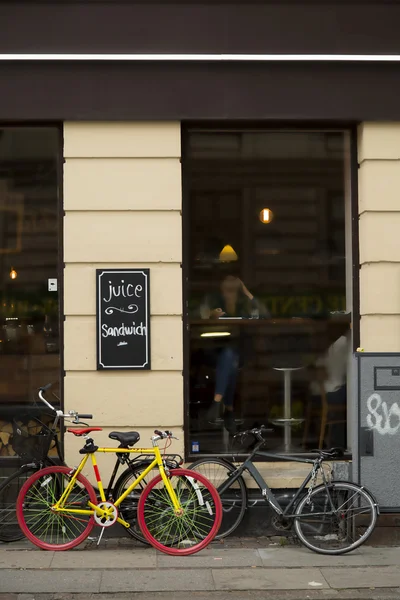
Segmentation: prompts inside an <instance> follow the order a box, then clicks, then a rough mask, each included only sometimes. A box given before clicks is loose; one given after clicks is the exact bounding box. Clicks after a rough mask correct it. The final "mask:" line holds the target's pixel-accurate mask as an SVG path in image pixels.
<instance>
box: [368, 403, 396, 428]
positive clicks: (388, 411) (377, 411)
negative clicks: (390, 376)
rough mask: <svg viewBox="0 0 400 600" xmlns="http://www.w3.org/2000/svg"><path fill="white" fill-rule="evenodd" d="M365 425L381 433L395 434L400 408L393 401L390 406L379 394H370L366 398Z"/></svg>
mask: <svg viewBox="0 0 400 600" xmlns="http://www.w3.org/2000/svg"><path fill="white" fill-rule="evenodd" d="M367 408H368V411H369V414H368V415H367V425H368V427H369V428H370V429H374V430H375V431H377V432H378V433H380V434H381V435H395V434H396V433H397V432H398V430H399V429H400V408H399V405H398V404H397V402H394V403H393V404H392V406H391V407H390V408H388V405H387V403H386V402H384V401H382V398H381V397H380V395H379V394H371V396H370V397H369V398H368V400H367Z"/></svg>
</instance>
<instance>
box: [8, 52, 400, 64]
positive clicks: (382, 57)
mask: <svg viewBox="0 0 400 600" xmlns="http://www.w3.org/2000/svg"><path fill="white" fill-rule="evenodd" d="M0 61H103V62H118V61H127V62H142V61H146V62H147V61H154V62H160V61H163V62H379V63H380V62H400V54H0Z"/></svg>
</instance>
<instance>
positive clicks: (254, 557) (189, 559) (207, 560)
mask: <svg viewBox="0 0 400 600" xmlns="http://www.w3.org/2000/svg"><path fill="white" fill-rule="evenodd" d="M157 566H158V567H160V568H164V567H167V568H181V567H182V568H188V569H191V568H198V567H209V568H212V569H218V568H224V567H253V566H256V567H261V566H262V561H261V557H260V555H259V553H258V550H252V549H249V548H234V549H233V548H232V549H229V550H225V549H223V548H221V549H214V548H206V549H205V550H202V551H201V552H198V553H197V554H192V555H191V556H168V555H167V554H161V553H158V554H157Z"/></svg>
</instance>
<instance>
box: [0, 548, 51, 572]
mask: <svg viewBox="0 0 400 600" xmlns="http://www.w3.org/2000/svg"><path fill="white" fill-rule="evenodd" d="M53 554H54V552H31V551H30V550H13V551H12V552H6V551H3V552H0V569H43V568H44V569H46V568H48V567H50V564H51V561H52V559H53Z"/></svg>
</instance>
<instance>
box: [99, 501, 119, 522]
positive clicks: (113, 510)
mask: <svg viewBox="0 0 400 600" xmlns="http://www.w3.org/2000/svg"><path fill="white" fill-rule="evenodd" d="M93 516H94V520H95V522H96V523H97V525H99V526H100V527H111V525H114V523H115V521H116V520H117V519H118V509H117V507H116V506H114V504H113V503H112V502H99V503H98V504H96V506H95V513H94V515H93Z"/></svg>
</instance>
